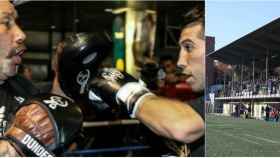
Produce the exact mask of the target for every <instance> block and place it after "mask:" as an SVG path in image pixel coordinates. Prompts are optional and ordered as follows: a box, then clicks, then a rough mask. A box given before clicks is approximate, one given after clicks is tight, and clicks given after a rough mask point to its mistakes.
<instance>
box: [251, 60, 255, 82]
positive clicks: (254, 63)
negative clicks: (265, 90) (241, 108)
mask: <svg viewBox="0 0 280 158" xmlns="http://www.w3.org/2000/svg"><path fill="white" fill-rule="evenodd" d="M252 75H253V86H254V85H255V57H254V59H253V74H252Z"/></svg>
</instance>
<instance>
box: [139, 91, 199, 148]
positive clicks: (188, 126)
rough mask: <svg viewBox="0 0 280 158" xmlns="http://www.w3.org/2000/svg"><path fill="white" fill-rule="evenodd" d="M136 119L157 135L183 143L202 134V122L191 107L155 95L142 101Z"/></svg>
mask: <svg viewBox="0 0 280 158" xmlns="http://www.w3.org/2000/svg"><path fill="white" fill-rule="evenodd" d="M136 118H137V119H139V120H140V121H141V122H142V123H144V124H145V125H146V126H147V127H149V128H150V129H151V130H152V131H153V132H155V133H157V134H158V135H162V136H164V137H168V138H171V139H174V140H177V141H181V142H184V143H191V142H193V141H195V140H197V139H198V138H200V137H201V136H202V135H203V134H204V121H203V119H202V118H201V117H200V115H199V114H198V113H197V112H195V110H194V109H193V108H192V107H191V106H189V105H186V104H185V103H182V102H179V101H175V100H170V99H165V98H162V97H158V96H155V95H154V96H152V95H151V96H146V97H145V98H144V99H143V100H142V102H141V103H140V106H139V108H138V109H137V111H136Z"/></svg>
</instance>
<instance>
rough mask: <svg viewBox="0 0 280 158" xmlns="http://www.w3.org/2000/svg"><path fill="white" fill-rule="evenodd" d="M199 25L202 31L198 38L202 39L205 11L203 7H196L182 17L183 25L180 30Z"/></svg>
mask: <svg viewBox="0 0 280 158" xmlns="http://www.w3.org/2000/svg"><path fill="white" fill-rule="evenodd" d="M198 24H200V25H201V26H202V30H201V32H200V35H199V37H200V38H204V32H205V31H204V30H205V10H204V5H197V6H195V7H194V8H192V9H191V10H190V11H189V12H187V13H186V14H185V15H184V24H183V27H182V30H183V29H184V28H187V27H192V26H195V25H198Z"/></svg>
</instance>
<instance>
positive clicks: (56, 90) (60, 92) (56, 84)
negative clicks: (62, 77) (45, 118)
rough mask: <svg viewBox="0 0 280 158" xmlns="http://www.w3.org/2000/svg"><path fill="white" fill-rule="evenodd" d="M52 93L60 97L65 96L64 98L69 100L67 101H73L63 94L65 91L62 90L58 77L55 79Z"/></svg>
mask: <svg viewBox="0 0 280 158" xmlns="http://www.w3.org/2000/svg"><path fill="white" fill-rule="evenodd" d="M51 93H52V94H56V95H60V96H63V97H65V98H67V99H70V100H72V99H71V98H69V97H68V96H67V95H66V94H65V93H64V92H63V90H62V89H61V87H60V84H59V82H58V78H57V77H55V78H54V80H53V85H52V89H51Z"/></svg>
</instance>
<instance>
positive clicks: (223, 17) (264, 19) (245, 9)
mask: <svg viewBox="0 0 280 158" xmlns="http://www.w3.org/2000/svg"><path fill="white" fill-rule="evenodd" d="M205 7H206V24H205V25H206V32H205V33H206V36H214V37H215V42H216V45H215V50H218V49H220V48H222V47H224V46H226V45H228V44H230V43H231V42H233V41H235V40H237V39H239V38H241V37H242V36H244V35H246V34H248V33H250V32H253V31H254V30H256V29H258V28H260V27H262V26H263V25H265V24H267V23H269V22H271V21H273V20H275V19H277V18H279V17H280V0H279V1H276V0H274V1H269V0H266V1H265V0H264V1H261V0H247V1H244V0H243V1H241V0H235V1H233V0H232V1H230V0H226V1H221V0H206V3H205ZM279 29H280V28H279Z"/></svg>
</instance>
